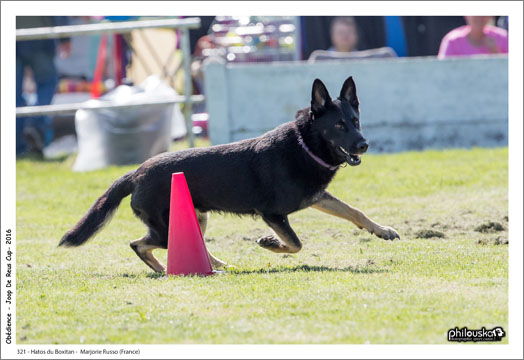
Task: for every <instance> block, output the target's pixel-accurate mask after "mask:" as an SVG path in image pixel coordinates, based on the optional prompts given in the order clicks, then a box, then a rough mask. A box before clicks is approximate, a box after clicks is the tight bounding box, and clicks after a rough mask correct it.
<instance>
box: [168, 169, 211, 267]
mask: <svg viewBox="0 0 524 360" xmlns="http://www.w3.org/2000/svg"><path fill="white" fill-rule="evenodd" d="M167 274H168V275H211V274H213V268H212V267H211V263H210V261H209V256H208V255H207V250H206V245H205V243H204V238H203V236H202V232H201V231H200V226H199V224H198V220H197V216H196V213H195V207H194V206H193V201H192V200H191V194H190V193H189V188H188V187H187V183H186V177H185V176H184V173H174V174H173V175H172V176H171V205H170V210H169V235H168V240H167Z"/></svg>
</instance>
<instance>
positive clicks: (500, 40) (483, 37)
mask: <svg viewBox="0 0 524 360" xmlns="http://www.w3.org/2000/svg"><path fill="white" fill-rule="evenodd" d="M464 19H465V20H466V24H467V25H464V26H461V27H458V28H456V29H454V30H451V31H450V32H449V33H447V34H446V36H444V38H443V39H442V42H441V43H440V50H439V53H438V58H439V59H444V58H446V57H450V56H469V55H477V54H507V53H508V32H507V31H506V30H504V29H501V28H498V27H496V26H493V25H491V24H492V23H493V16H465V17H464Z"/></svg>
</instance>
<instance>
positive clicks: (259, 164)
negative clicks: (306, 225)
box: [60, 77, 367, 266]
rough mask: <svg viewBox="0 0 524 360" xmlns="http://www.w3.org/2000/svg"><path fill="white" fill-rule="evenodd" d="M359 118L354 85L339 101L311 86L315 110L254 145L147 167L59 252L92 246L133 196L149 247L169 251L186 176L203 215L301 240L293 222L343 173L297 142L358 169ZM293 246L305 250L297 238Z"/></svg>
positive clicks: (189, 154)
mask: <svg viewBox="0 0 524 360" xmlns="http://www.w3.org/2000/svg"><path fill="white" fill-rule="evenodd" d="M359 117H360V112H359V101H358V98H357V93H356V87H355V83H354V81H353V79H352V78H351V77H349V78H348V79H347V80H346V81H345V82H344V85H343V87H342V90H341V92H340V96H339V98H338V99H336V100H334V101H333V100H332V99H331V97H330V96H329V94H328V91H327V89H326V87H325V86H324V84H323V83H322V82H321V81H320V80H318V79H317V80H315V81H314V83H313V89H312V100H311V107H310V108H305V109H302V110H299V111H298V112H297V115H296V120H295V121H293V122H289V123H286V124H283V125H281V126H279V127H277V128H276V129H274V130H272V131H269V132H267V133H265V134H264V135H262V136H259V137H256V138H253V139H248V140H243V141H239V142H235V143H231V144H226V145H218V146H211V147H206V148H193V149H188V150H182V151H177V152H173V153H163V154H160V155H157V156H155V157H153V158H151V159H149V160H147V161H145V162H144V163H143V164H142V165H141V166H140V167H139V168H138V169H136V170H133V171H130V172H128V173H127V174H125V175H124V176H122V177H121V178H120V179H118V180H116V181H115V183H113V185H111V187H110V188H109V189H108V190H107V191H106V192H105V193H104V194H103V195H102V196H101V197H100V198H99V199H98V200H97V201H96V202H95V203H94V205H93V206H92V207H91V208H90V209H89V211H88V212H87V214H86V215H85V216H84V217H83V218H82V219H81V220H80V221H79V222H78V224H77V225H76V226H75V227H74V228H73V229H72V230H70V231H68V232H67V233H66V234H65V235H64V237H63V238H62V240H61V242H60V245H67V246H78V245H81V244H83V243H84V242H86V241H87V240H88V239H89V238H90V237H91V236H92V235H94V234H95V232H96V231H98V230H99V229H100V228H101V227H102V226H103V224H104V223H105V222H106V221H107V220H108V219H109V217H110V215H111V214H112V213H113V212H114V211H115V210H116V208H117V207H118V205H119V204H120V201H121V200H122V199H123V198H124V197H126V196H127V195H129V194H132V198H131V207H132V209H133V212H134V213H135V214H136V216H138V217H139V218H140V219H141V220H142V221H143V222H144V223H145V224H146V225H147V226H148V227H149V234H148V239H147V244H150V245H152V246H155V247H158V248H167V237H168V224H169V193H170V182H171V174H172V173H175V172H183V173H184V174H185V177H186V179H187V183H188V186H189V190H190V192H191V196H192V199H193V204H194V206H195V209H196V210H197V211H198V212H199V213H206V212H208V211H218V212H229V213H235V214H251V215H260V216H261V217H262V218H263V219H264V220H265V221H266V222H267V223H268V224H269V225H270V226H271V225H272V224H273V225H274V224H275V223H276V222H282V223H284V225H285V226H286V229H283V230H282V231H286V232H288V233H289V234H290V235H292V236H291V237H295V238H296V235H294V233H293V232H292V229H291V228H290V227H289V225H288V224H287V215H288V214H290V213H293V212H295V211H297V210H301V209H304V208H306V207H308V206H311V205H313V204H314V203H316V202H317V201H318V200H319V198H320V197H321V196H322V194H324V190H325V189H326V187H327V186H328V184H329V182H330V181H331V180H332V179H333V176H334V175H335V173H336V171H337V169H330V168H328V167H326V166H323V165H321V164H320V163H319V162H318V161H316V160H315V159H313V157H312V156H311V155H310V154H308V153H307V151H306V150H305V149H304V148H303V147H302V146H301V145H300V144H299V136H301V137H302V138H303V141H304V143H305V145H306V147H307V148H309V149H310V151H311V152H312V153H313V154H315V155H316V156H318V157H319V158H320V159H322V160H323V161H324V162H325V163H327V164H330V165H332V166H336V165H341V164H343V163H344V162H346V161H347V162H348V163H349V164H350V165H358V164H359V163H360V158H359V154H362V153H363V152H365V151H366V149H367V143H366V140H365V139H364V138H363V136H362V134H361V132H360V123H359V121H360V120H359ZM299 134H300V135H299ZM276 226H278V224H277V225H276ZM272 227H273V226H272ZM273 228H274V229H275V227H273ZM276 230H278V229H276ZM277 232H278V231H277ZM273 240H274V241H277V242H278V240H276V239H273ZM295 242H296V244H295V245H296V247H298V249H300V246H301V245H300V241H298V238H296V241H295ZM261 245H262V244H261ZM295 250H296V251H298V250H297V249H295ZM135 251H136V249H135ZM293 252H294V251H293ZM146 263H147V262H146ZM150 266H151V265H150Z"/></svg>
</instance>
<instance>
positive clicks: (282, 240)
mask: <svg viewBox="0 0 524 360" xmlns="http://www.w3.org/2000/svg"><path fill="white" fill-rule="evenodd" d="M262 219H264V221H265V222H266V224H268V225H269V226H270V227H271V229H273V231H275V233H276V235H277V236H278V238H277V237H275V236H273V235H269V236H264V237H262V238H260V239H258V240H257V244H258V245H260V246H262V247H263V248H264V249H268V250H271V251H273V252H276V253H296V252H299V251H300V249H302V243H301V242H300V239H299V238H298V236H297V235H296V234H295V232H294V231H293V229H292V228H291V225H289V221H288V219H287V216H283V215H262Z"/></svg>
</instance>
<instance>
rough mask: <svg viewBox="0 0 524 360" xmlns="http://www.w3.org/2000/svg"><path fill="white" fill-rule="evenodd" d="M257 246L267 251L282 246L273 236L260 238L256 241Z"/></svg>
mask: <svg viewBox="0 0 524 360" xmlns="http://www.w3.org/2000/svg"><path fill="white" fill-rule="evenodd" d="M257 244H258V245H260V246H261V247H263V248H264V249H268V250H273V251H274V250H275V249H280V248H282V247H283V245H284V244H282V242H281V241H280V240H278V239H277V238H276V237H274V236H273V235H268V236H264V237H261V238H260V239H258V240H257Z"/></svg>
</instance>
